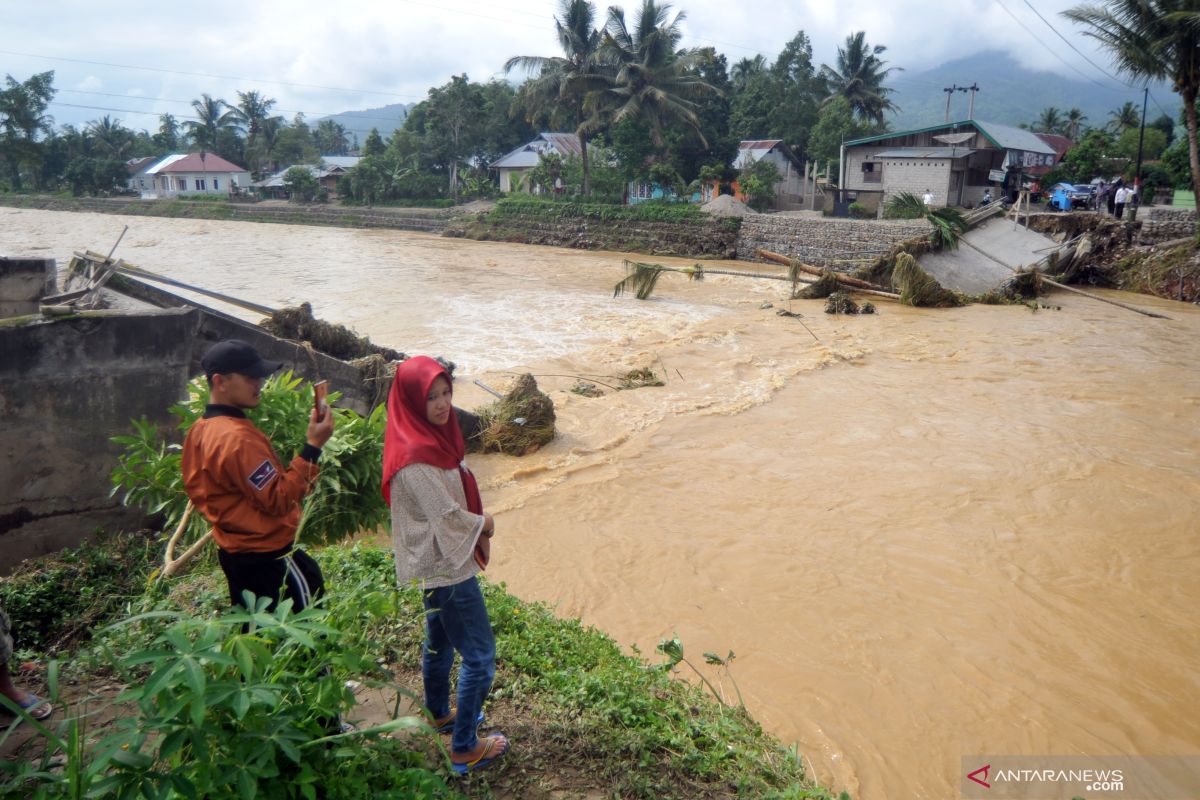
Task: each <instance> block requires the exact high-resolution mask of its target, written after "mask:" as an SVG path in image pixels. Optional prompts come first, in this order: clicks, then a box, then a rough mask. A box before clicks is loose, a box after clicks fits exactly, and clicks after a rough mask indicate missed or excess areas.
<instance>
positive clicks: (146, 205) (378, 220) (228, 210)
mask: <svg viewBox="0 0 1200 800" xmlns="http://www.w3.org/2000/svg"><path fill="white" fill-rule="evenodd" d="M0 205H8V206H15V207H18V208H37V209H42V210H47V211H92V212H97V213H100V214H126V215H131V216H149V217H184V218H191V219H220V220H237V221H241V222H280V223H286V224H290V225H331V226H337V227H342V228H393V229H396V230H406V231H420V232H423V233H441V232H442V230H443V229H444V228H445V227H446V224H447V221H448V215H447V214H445V213H443V212H430V211H421V210H413V211H408V210H402V209H400V210H389V211H385V210H382V209H370V208H357V207H345V208H344V207H341V206H326V205H277V204H269V205H268V204H248V203H224V202H222V203H215V202H214V203H202V202H188V201H182V200H137V199H128V198H92V197H76V198H61V197H29V196H22V195H9V196H3V195H0Z"/></svg>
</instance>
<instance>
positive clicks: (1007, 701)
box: [0, 209, 1200, 800]
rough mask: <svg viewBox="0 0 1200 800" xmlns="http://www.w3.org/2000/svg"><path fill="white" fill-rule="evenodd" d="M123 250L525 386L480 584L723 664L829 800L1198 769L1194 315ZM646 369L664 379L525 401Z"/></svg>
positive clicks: (530, 257)
mask: <svg viewBox="0 0 1200 800" xmlns="http://www.w3.org/2000/svg"><path fill="white" fill-rule="evenodd" d="M122 222H123V220H121V219H120V218H116V217H111V216H98V215H88V214H69V213H59V212H42V211H20V210H11V209H0V252H4V253H6V254H8V255H30V256H53V257H55V258H57V259H59V261H60V265H62V264H65V263H66V261H67V259H69V257H70V254H71V251H72V250H74V249H82V248H85V247H88V248H91V249H94V250H101V251H107V249H108V247H109V246H111V243H112V242H113V241H114V239H115V238H116V235H117V233H118V232H119V231H120V227H121V224H122ZM117 255H119V256H122V257H124V258H125V259H126V260H127V261H129V262H131V263H133V264H136V265H138V266H141V267H145V268H147V269H150V270H154V271H156V272H161V273H164V274H167V275H170V276H172V277H174V278H177V279H180V280H183V281H186V282H189V283H194V284H199V285H202V286H204V287H206V288H209V289H214V290H217V291H221V292H225V293H228V294H231V295H235V296H240V297H243V298H246V299H249V300H254V301H256V302H259V303H263V304H267V305H272V306H283V305H292V304H296V303H298V302H300V301H304V300H308V301H311V302H312V304H313V307H314V309H315V312H316V314H317V316H319V317H322V318H325V319H328V320H331V321H338V322H342V323H345V324H347V325H350V326H353V327H354V328H355V329H357V330H358V331H359V332H360V333H363V334H367V335H369V336H370V337H371V338H372V339H373V340H375V341H376V342H379V343H382V344H387V345H391V346H394V347H396V348H398V349H401V350H404V351H406V352H408V353H430V354H438V355H443V356H445V357H447V358H449V359H451V360H453V361H455V362H457V363H458V365H459V371H458V375H459V377H460V380H458V382H457V385H456V389H457V392H458V394H457V396H456V402H458V403H459V404H460V405H463V406H465V407H467V408H471V407H474V406H478V405H483V404H484V403H485V402H487V401H488V400H490V398H489V397H488V396H487V395H485V394H484V393H483V392H482V391H481V390H479V389H477V387H475V386H473V385H472V383H471V379H473V378H480V379H482V380H483V381H485V382H486V383H488V384H491V385H494V386H501V385H503V384H504V383H505V381H506V380H507V379H508V377H509V376H510V375H511V374H512V373H514V372H516V371H530V372H533V373H534V374H536V375H539V376H541V377H539V382H540V383H541V385H542V387H543V388H544V389H546V390H547V391H549V392H550V393H551V395H552V397H553V398H554V401H555V404H556V407H557V409H558V413H559V435H558V438H557V439H556V440H555V441H554V442H553V443H552V444H551V445H550V446H548V447H547V448H545V449H544V450H543V451H541V452H539V453H537V454H534V455H532V456H529V457H526V458H520V459H518V458H509V457H504V456H487V457H481V458H476V459H475V461H474V466H475V468H476V470H477V472H478V473H479V475H480V479H481V483H482V485H483V489H484V498H485V502H486V503H487V505H488V506H489V507H490V508H491V509H492V510H493V511H495V512H497V519H498V524H497V527H498V531H499V533H498V535H497V538H496V546H495V551H494V553H495V565H494V567H493V568H492V569H490V570H489V576H490V577H491V578H493V579H495V580H504V581H507V582H508V584H509V586H510V588H511V589H513V590H514V591H515V592H516V593H517V594H519V595H520V596H522V597H525V598H527V599H537V600H544V601H547V602H549V603H551V604H552V605H554V606H555V607H556V608H557V609H558V610H559V612H560V613H561V614H564V615H578V616H580V617H582V618H583V620H584V621H585V622H587V623H590V624H594V625H596V626H598V627H600V628H602V629H604V630H606V631H608V632H609V633H611V634H612V635H613V636H614V637H615V638H616V639H617V640H618V641H620V642H621V643H623V644H625V645H636V646H637V647H639V648H640V649H641V651H642V652H643V653H652V651H653V649H654V646H655V644H656V643H657V641H658V640H659V639H660V638H662V637H665V636H670V635H674V634H678V636H679V637H680V639H681V640H682V641H683V643H684V646H685V648H686V650H687V653H688V655H689V656H692V657H693V660H694V661H696V662H698V663H699V662H701V661H702V660H703V658H702V656H701V654H702V653H704V652H705V651H715V652H717V653H720V654H722V655H724V654H725V653H726V652H728V651H729V650H732V651H734V652H735V653H736V661H734V662H733V665H732V677H731V678H730V677H725V676H718V675H717V674H716V673H711V674H710V677H712V678H713V679H714V681H715V680H717V678H718V677H720V679H721V685H722V686H723V687H724V689H725V691H726V693H727V694H728V695H729V697H730V699H731V701H732V700H733V697H734V690H733V681H734V680H736V682H737V685H738V686H739V687H740V688H741V691H742V693H743V695H744V696H745V701H746V704H747V706H748V707H749V709H750V711H751V712H752V713H753V714H754V715H755V716H757V717H758V718H759V719H760V720H761V721H762V722H763V724H764V726H765V727H766V728H767V729H768V730H770V731H772V732H773V733H775V734H777V735H778V736H779V737H780V738H781V739H782V740H783V741H784V742H787V743H791V742H796V743H798V745H799V748H800V751H801V752H802V753H803V754H804V757H805V758H806V760H808V761H809V762H810V763H811V764H812V766H813V767H814V768H815V771H816V773H817V776H818V777H819V778H820V779H821V780H823V781H826V782H829V783H831V784H832V785H833V786H835V787H837V788H838V789H848V790H850V791H851V792H852V793H853V794H854V796H855V797H856V798H865V799H866V800H876V799H877V798H890V797H907V798H945V797H950V796H955V793H956V787H957V783H958V780H959V777H960V776H959V771H960V757H961V756H962V755H964V754H972V753H994V754H1049V753H1061V754H1094V755H1099V754H1164V755H1167V754H1195V753H1197V752H1200V719H1198V718H1197V715H1196V713H1195V712H1196V709H1198V708H1200V677H1198V671H1197V664H1200V633H1198V629H1197V626H1196V617H1195V614H1196V609H1197V608H1200V579H1197V577H1196V576H1197V575H1200V548H1198V547H1197V520H1200V433H1198V430H1200V428H1198V426H1197V421H1198V420H1200V373H1198V372H1197V369H1196V359H1197V356H1198V355H1200V344H1198V343H1200V310H1198V309H1196V308H1194V307H1190V306H1184V305H1181V304H1173V303H1169V302H1166V301H1160V300H1155V299H1152V298H1146V297H1132V296H1128V295H1125V296H1122V299H1124V300H1126V301H1129V302H1134V303H1137V304H1140V305H1142V306H1145V307H1153V308H1156V309H1157V310H1160V311H1162V312H1164V313H1167V314H1168V315H1169V316H1171V317H1172V319H1171V320H1157V319H1148V318H1145V317H1141V316H1137V315H1134V314H1132V313H1130V312H1128V311H1124V310H1121V309H1119V308H1115V307H1113V306H1109V305H1104V304H1101V303H1097V302H1094V301H1091V300H1088V299H1085V298H1082V297H1078V296H1069V295H1056V296H1054V298H1053V300H1052V302H1054V303H1061V304H1062V309H1061V310H1041V311H1038V312H1036V313H1034V312H1031V311H1030V310H1029V309H1028V308H1025V307H1022V306H1014V307H986V306H976V307H970V308H963V309H953V310H921V309H910V308H904V307H901V306H899V305H896V304H894V303H889V302H886V301H884V302H883V303H880V309H879V314H877V315H876V316H873V317H844V316H843V317H831V316H826V315H825V314H823V313H821V304H820V303H819V302H817V301H794V302H792V303H790V304H789V302H788V301H787V300H786V299H785V298H786V289H785V284H782V283H777V282H772V281H761V280H747V279H740V278H726V277H710V278H709V279H708V280H706V281H704V282H702V283H700V282H697V283H689V282H688V281H687V280H686V279H685V278H683V277H682V276H679V275H670V274H668V275H664V276H663V278H662V279H661V280H660V281H659V285H658V289H657V292H656V294H655V296H654V298H653V299H651V300H649V301H638V300H635V299H634V298H633V297H631V296H623V297H621V298H619V299H613V298H612V286H613V284H614V283H615V282H616V281H617V280H618V279H619V278H620V277H621V276H622V268H621V256H620V255H619V254H614V253H585V252H577V251H570V250H557V249H548V248H534V247H526V246H518V245H505V244H494V243H480V242H471V241H463V240H452V239H442V238H437V237H432V236H424V235H420V234H407V233H399V232H391V231H358V230H340V229H330V228H307V227H289V226H273V225H255V224H252V223H222V222H207V221H193V220H167V219H137V220H134V221H132V222H131V229H130V231H129V233H128V234H127V235H126V237H125V239H124V241H123V242H122V244H121V246H120V249H119V250H118V253H117ZM668 262H669V260H668ZM669 263H683V262H669ZM722 266H728V264H726V265H722ZM746 266H749V265H746ZM750 268H752V269H762V267H761V266H758V265H755V266H753V267H750ZM1113 296H1116V295H1113ZM767 301H769V302H772V303H774V304H775V305H776V306H777V307H791V308H792V309H793V310H795V311H800V312H802V313H803V314H804V320H803V321H804V322H805V323H806V324H807V325H808V327H809V328H811V330H812V332H813V334H815V336H816V337H817V338H819V340H820V341H819V342H818V341H816V340H814V337H813V336H812V335H810V334H809V332H808V331H807V330H805V328H804V327H802V326H801V324H800V323H799V322H798V321H796V320H794V319H788V318H783V317H779V316H776V312H775V310H773V309H763V308H761V306H762V305H763V304H764V302H767ZM646 366H650V367H653V368H655V369H657V370H659V372H660V373H662V372H665V375H666V379H667V385H666V386H664V387H662V388H644V389H638V390H635V391H624V392H610V391H607V390H605V391H606V394H605V395H604V396H602V397H599V398H587V397H582V396H579V395H575V394H571V393H569V392H568V391H567V390H568V389H569V388H570V386H571V385H572V384H573V383H574V379H573V378H570V377H551V376H570V375H594V376H599V379H600V380H601V381H604V382H606V383H614V381H613V380H611V379H609V378H606V377H604V376H610V375H617V374H620V373H624V372H626V371H627V370H630V369H633V368H636V367H646ZM601 388H603V387H601Z"/></svg>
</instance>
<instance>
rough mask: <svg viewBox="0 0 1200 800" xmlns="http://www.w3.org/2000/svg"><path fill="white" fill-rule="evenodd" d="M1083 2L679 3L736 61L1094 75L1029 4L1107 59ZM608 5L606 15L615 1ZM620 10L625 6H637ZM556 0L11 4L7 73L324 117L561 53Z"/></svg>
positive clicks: (58, 109)
mask: <svg viewBox="0 0 1200 800" xmlns="http://www.w3.org/2000/svg"><path fill="white" fill-rule="evenodd" d="M1031 3H1032V5H1031ZM1076 4H1077V3H1076V2H1074V0H955V1H954V2H947V1H946V0H936V2H927V0H893V1H892V2H884V0H839V1H835V0H793V1H792V2H778V1H775V2H767V0H740V2H737V1H736V0H679V2H676V3H674V9H675V10H676V11H680V10H682V11H685V12H686V19H685V20H684V22H683V26H682V27H683V29H684V31H685V37H684V45H685V46H713V47H716V48H717V49H718V50H719V51H720V52H723V53H724V54H725V55H726V56H727V57H728V59H729V61H730V63H731V64H732V63H733V62H735V61H737V60H738V59H740V58H744V57H749V56H753V55H755V54H757V53H762V54H763V55H765V56H766V57H767V58H768V59H773V58H774V57H775V55H776V54H777V53H778V52H779V50H780V49H781V48H782V47H783V45H784V44H785V43H786V42H787V41H788V40H789V39H791V38H792V37H793V36H794V35H795V34H796V32H797V31H800V30H803V31H805V32H806V33H807V34H808V35H809V37H810V39H811V40H812V42H813V47H814V55H815V58H816V61H817V63H818V64H820V63H822V62H824V63H830V64H832V63H834V60H835V58H836V55H837V46H838V45H839V44H840V43H841V42H842V41H843V40H844V39H845V37H846V36H847V35H848V34H849V33H851V32H853V31H857V30H865V31H866V34H867V40H868V42H870V43H871V44H873V45H874V44H882V45H886V46H887V48H888V51H887V53H886V55H885V58H887V59H888V62H889V64H891V65H894V66H899V67H904V68H905V69H906V70H908V71H909V72H910V73H911V72H919V71H921V70H924V69H927V68H929V67H933V66H936V65H938V64H940V63H943V62H945V61H948V60H951V59H954V58H958V57H962V56H965V55H969V54H971V53H977V52H981V51H985V50H1002V51H1007V52H1010V53H1014V54H1018V55H1019V57H1020V58H1021V59H1022V61H1023V63H1025V64H1026V65H1028V66H1031V67H1035V68H1046V69H1052V70H1056V71H1063V73H1064V74H1071V75H1073V76H1075V77H1078V75H1079V73H1078V72H1075V71H1072V70H1070V69H1069V68H1068V67H1067V66H1065V65H1064V64H1063V62H1062V61H1061V60H1059V58H1056V56H1055V55H1054V53H1057V54H1058V55H1059V56H1060V57H1061V58H1062V59H1065V60H1066V61H1067V62H1069V63H1070V64H1071V65H1073V66H1074V67H1075V68H1076V69H1078V70H1080V71H1082V72H1084V73H1085V74H1088V75H1095V74H1096V69H1095V68H1094V67H1092V66H1090V65H1089V64H1088V63H1087V62H1086V61H1085V60H1084V58H1083V57H1082V56H1080V55H1078V54H1076V53H1074V52H1072V51H1071V50H1070V49H1069V48H1068V47H1067V46H1066V45H1065V44H1064V43H1063V41H1062V39H1060V38H1059V37H1058V36H1057V35H1056V34H1055V33H1054V31H1053V30H1051V29H1050V27H1048V26H1047V23H1046V22H1044V21H1042V20H1041V19H1039V17H1038V16H1037V13H1035V12H1034V11H1033V8H1035V7H1036V9H1037V11H1038V12H1040V14H1041V15H1042V16H1043V17H1045V19H1046V20H1047V21H1049V23H1050V25H1053V26H1054V28H1056V29H1057V30H1058V31H1059V32H1060V33H1061V34H1062V35H1063V36H1065V37H1066V38H1067V39H1068V40H1070V41H1071V42H1072V44H1074V45H1075V46H1076V47H1077V48H1079V49H1080V50H1081V51H1083V52H1084V53H1085V54H1087V55H1088V56H1089V57H1090V58H1091V59H1092V60H1093V61H1095V62H1096V63H1097V64H1099V65H1101V66H1104V67H1106V68H1107V67H1108V61H1107V60H1106V59H1105V58H1104V56H1103V55H1100V54H1097V53H1096V51H1095V48H1094V44H1093V43H1092V41H1091V40H1090V39H1087V38H1085V37H1083V36H1082V35H1081V34H1080V33H1079V31H1078V30H1077V29H1076V28H1075V27H1074V26H1073V25H1072V24H1071V23H1070V22H1069V21H1067V20H1066V19H1064V18H1062V17H1061V16H1059V12H1060V11H1062V10H1063V9H1065V8H1069V7H1071V6H1072V5H1076ZM597 6H598V7H599V8H600V9H601V14H603V9H604V8H607V4H606V3H603V2H599V3H597ZM624 6H625V8H626V12H627V16H629V15H631V12H632V10H633V9H634V8H635V7H636V6H635V4H634V3H633V2H626V3H625V4H624ZM557 7H558V2H557V0H487V2H484V0H457V1H456V2H451V0H387V2H383V1H382V0H354V1H353V2H347V3H344V4H337V3H329V2H323V3H319V4H318V3H315V2H310V0H237V2H234V0H208V1H207V2H204V3H186V4H185V3H164V2H159V3H145V2H131V1H124V0H109V2H101V3H97V2H95V0H41V2H30V0H0V29H2V30H4V32H5V34H6V35H5V36H4V37H3V39H2V40H0V72H2V73H7V74H9V75H12V76H13V77H14V78H16V79H17V80H24V79H26V78H28V77H29V76H30V75H32V74H33V73H35V72H42V71H45V70H50V69H52V70H54V71H55V86H56V88H57V89H58V91H59V93H58V96H57V97H56V98H55V103H54V105H53V106H52V108H51V114H52V115H53V116H54V118H55V121H56V122H57V123H58V124H60V125H61V124H64V123H75V124H80V123H85V122H87V121H89V120H94V119H97V118H99V117H100V116H102V115H104V114H111V115H112V116H113V117H115V118H118V119H121V120H122V121H123V122H124V123H125V124H126V125H127V126H129V127H132V128H135V129H150V130H153V129H155V128H156V127H157V116H158V115H159V114H161V113H163V112H171V113H173V114H175V115H176V117H178V118H180V119H181V120H182V119H186V118H187V117H188V115H189V113H190V106H189V102H190V101H191V100H192V99H194V98H196V97H198V96H199V95H200V94H201V93H202V92H207V93H208V94H210V95H212V96H214V97H218V98H223V99H225V100H229V101H230V102H236V100H237V91H238V90H241V91H248V90H251V89H257V90H258V91H260V92H262V93H263V94H265V95H266V96H268V97H273V98H276V100H277V101H278V104H277V106H276V113H282V114H284V115H285V116H288V117H290V116H291V115H292V114H294V113H295V112H297V111H303V112H305V113H306V114H307V115H308V116H309V117H310V118H315V117H320V116H323V115H325V114H330V113H336V112H340V111H347V110H355V109H363V108H369V107H378V106H383V105H387V104H389V103H408V102H413V101H418V100H421V99H423V98H424V97H425V94H426V92H427V91H428V89H429V88H430V87H431V86H437V85H440V84H442V83H444V82H446V81H447V80H448V79H449V77H450V76H451V75H453V74H460V73H464V72H465V73H466V74H467V75H469V76H470V78H471V79H473V80H487V79H489V78H492V77H494V76H496V77H498V76H501V75H502V69H503V64H504V61H505V60H506V59H507V58H508V57H510V56H513V55H554V54H556V48H557V43H556V41H555V38H554V32H553V25H552V21H551V18H552V16H553V15H554V14H555V13H556V10H557ZM1038 40H1040V41H1041V42H1042V43H1039V41H1038ZM1051 51H1053V53H1052V52H1051ZM967 78H968V79H969V76H967ZM930 91H933V92H939V93H940V87H933V86H931V87H930Z"/></svg>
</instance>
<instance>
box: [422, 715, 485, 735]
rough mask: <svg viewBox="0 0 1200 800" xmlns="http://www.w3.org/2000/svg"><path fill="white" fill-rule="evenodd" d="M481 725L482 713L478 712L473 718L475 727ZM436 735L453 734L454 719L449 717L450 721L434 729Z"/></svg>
mask: <svg viewBox="0 0 1200 800" xmlns="http://www.w3.org/2000/svg"><path fill="white" fill-rule="evenodd" d="M482 724H483V712H482V711H480V712H479V716H478V717H476V718H475V727H476V728H478V727H479V726H480V725H482ZM434 730H435V731H437V732H438V733H454V717H450V721H449V722H447V723H444V724H442V725H439V726H438V727H436V728H434Z"/></svg>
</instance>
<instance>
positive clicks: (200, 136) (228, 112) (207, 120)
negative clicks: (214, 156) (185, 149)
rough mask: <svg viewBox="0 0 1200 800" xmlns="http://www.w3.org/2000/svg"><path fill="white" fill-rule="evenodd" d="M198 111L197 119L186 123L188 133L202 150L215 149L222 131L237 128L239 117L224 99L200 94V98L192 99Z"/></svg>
mask: <svg viewBox="0 0 1200 800" xmlns="http://www.w3.org/2000/svg"><path fill="white" fill-rule="evenodd" d="M192 108H193V109H194V110H195V112H196V119H195V120H188V121H187V122H185V123H184V125H186V126H187V129H188V135H189V136H191V137H192V141H193V142H195V143H196V145H197V146H198V147H200V148H201V149H202V150H215V149H216V147H217V137H218V136H219V135H220V133H221V131H223V130H228V129H230V128H236V127H237V125H238V120H237V117H236V116H235V114H234V112H233V110H232V109H231V108H230V106H229V104H228V103H226V102H225V101H224V100H214V99H213V98H212V97H210V96H209V95H208V94H202V95H200V99H198V100H193V101H192Z"/></svg>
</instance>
